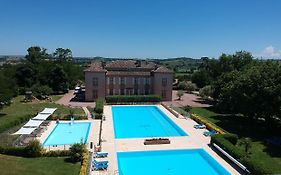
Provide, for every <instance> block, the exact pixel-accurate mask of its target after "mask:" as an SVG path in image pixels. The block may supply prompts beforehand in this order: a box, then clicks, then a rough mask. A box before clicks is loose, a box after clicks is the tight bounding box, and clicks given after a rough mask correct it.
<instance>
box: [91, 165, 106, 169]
mask: <svg viewBox="0 0 281 175" xmlns="http://www.w3.org/2000/svg"><path fill="white" fill-rule="evenodd" d="M107 167H108V164H93V169H94V170H106V169H107Z"/></svg>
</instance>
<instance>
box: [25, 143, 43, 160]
mask: <svg viewBox="0 0 281 175" xmlns="http://www.w3.org/2000/svg"><path fill="white" fill-rule="evenodd" d="M24 150H25V153H26V156H27V157H40V156H41V155H42V151H43V147H42V146H41V144H40V142H39V140H32V141H30V142H29V143H28V145H27V146H26V147H25V149H24Z"/></svg>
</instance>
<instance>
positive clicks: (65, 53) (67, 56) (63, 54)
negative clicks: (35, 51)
mask: <svg viewBox="0 0 281 175" xmlns="http://www.w3.org/2000/svg"><path fill="white" fill-rule="evenodd" d="M53 55H54V57H55V58H56V59H58V60H61V61H69V60H72V51H71V50H70V49H64V48H57V49H56V51H55V52H54V53H53Z"/></svg>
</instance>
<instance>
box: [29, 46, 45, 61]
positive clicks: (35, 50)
mask: <svg viewBox="0 0 281 175" xmlns="http://www.w3.org/2000/svg"><path fill="white" fill-rule="evenodd" d="M25 58H26V60H27V61H29V62H30V63H32V64H38V63H39V62H40V61H41V60H44V59H47V58H49V54H48V53H47V49H45V48H41V47H39V46H32V47H29V48H28V49H27V55H26V56H25Z"/></svg>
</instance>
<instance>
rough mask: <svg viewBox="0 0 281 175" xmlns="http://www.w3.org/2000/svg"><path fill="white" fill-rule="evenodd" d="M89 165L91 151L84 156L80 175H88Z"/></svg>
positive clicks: (85, 152)
mask: <svg viewBox="0 0 281 175" xmlns="http://www.w3.org/2000/svg"><path fill="white" fill-rule="evenodd" d="M88 164H89V151H87V150H85V151H84V152H83V154H82V162H81V168H80V172H79V175H86V174H87V167H88Z"/></svg>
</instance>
